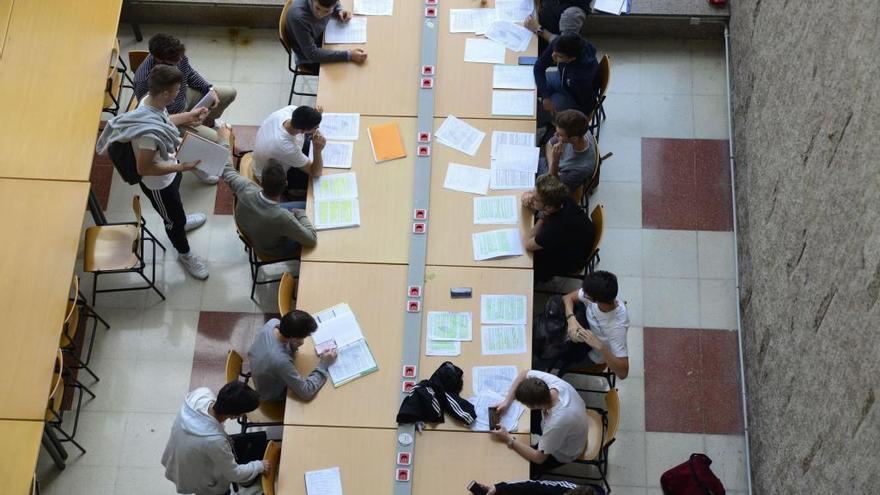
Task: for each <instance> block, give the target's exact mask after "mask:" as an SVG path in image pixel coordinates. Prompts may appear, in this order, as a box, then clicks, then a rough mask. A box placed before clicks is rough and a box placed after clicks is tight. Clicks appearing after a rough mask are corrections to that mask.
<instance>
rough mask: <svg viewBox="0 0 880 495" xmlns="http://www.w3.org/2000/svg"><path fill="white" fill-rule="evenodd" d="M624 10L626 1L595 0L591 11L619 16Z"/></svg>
mask: <svg viewBox="0 0 880 495" xmlns="http://www.w3.org/2000/svg"><path fill="white" fill-rule="evenodd" d="M625 8H626V0H596V3H594V4H593V10H598V11H601V12H605V13H608V14H614V15H620V14H621V13H622V12H623V11H624V9H625Z"/></svg>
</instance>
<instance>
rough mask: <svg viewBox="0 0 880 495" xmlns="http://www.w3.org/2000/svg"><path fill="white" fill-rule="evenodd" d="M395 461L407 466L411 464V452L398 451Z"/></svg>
mask: <svg viewBox="0 0 880 495" xmlns="http://www.w3.org/2000/svg"><path fill="white" fill-rule="evenodd" d="M397 463H398V464H400V465H401V466H409V465H410V464H412V454H410V453H409V452H398V453H397Z"/></svg>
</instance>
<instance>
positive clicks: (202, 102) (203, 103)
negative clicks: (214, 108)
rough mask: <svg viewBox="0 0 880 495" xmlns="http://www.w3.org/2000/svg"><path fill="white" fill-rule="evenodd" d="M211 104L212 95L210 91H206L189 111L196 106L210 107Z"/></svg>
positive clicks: (212, 100) (212, 102)
mask: <svg viewBox="0 0 880 495" xmlns="http://www.w3.org/2000/svg"><path fill="white" fill-rule="evenodd" d="M213 104H214V95H213V93H212V92H211V91H208V92H207V93H205V95H204V96H202V99H201V100H199V101H198V102H197V103H196V104H195V105H193V107H192V108H191V109H190V111H192V110H195V109H197V108H202V107H204V108H211V105H213Z"/></svg>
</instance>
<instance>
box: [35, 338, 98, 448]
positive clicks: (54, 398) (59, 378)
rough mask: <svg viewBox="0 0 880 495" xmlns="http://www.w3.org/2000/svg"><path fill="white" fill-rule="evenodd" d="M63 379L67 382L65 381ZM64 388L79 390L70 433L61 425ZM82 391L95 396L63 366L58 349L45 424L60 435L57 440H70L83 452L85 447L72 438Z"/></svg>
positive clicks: (74, 433) (80, 404)
mask: <svg viewBox="0 0 880 495" xmlns="http://www.w3.org/2000/svg"><path fill="white" fill-rule="evenodd" d="M65 379H66V381H68V382H69V383H65ZM66 388H73V389H78V390H79V397H78V398H77V404H76V412H75V414H74V417H73V430H72V431H71V432H70V433H67V432H66V431H64V429H63V428H62V427H61V425H62V423H63V422H64V390H65V389H66ZM83 392H85V393H88V394H89V395H90V396H91V397H92V398H93V399H94V398H95V394H93V393H92V391H91V390H89V389H88V388H87V387H85V386H84V385H83V384H81V383H80V382H79V381H78V380H76V378H74V377H73V375H72V374H71V373H70V371H69V370H68V369H66V368H65V367H64V355H63V354H62V352H61V349H58V356H57V357H56V358H55V370H54V372H53V374H52V386H51V387H50V389H49V397H48V401H47V404H46V414H45V421H46V426H49V427H51V428H52V429H53V430H55V431H57V432H58V433H59V434H60V435H61V438H60V439H59V441H61V442H70V443H72V444H73V445H75V446H76V448H78V449H79V450H80V451H81V452H82V453H83V454H85V453H86V449H84V448H83V446H82V445H80V444H79V443H78V442H77V441H76V440H74V437H76V429H77V426H78V425H79V413H80V410H81V407H82V398H83Z"/></svg>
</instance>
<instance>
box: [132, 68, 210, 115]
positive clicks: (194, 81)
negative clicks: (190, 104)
mask: <svg viewBox="0 0 880 495" xmlns="http://www.w3.org/2000/svg"><path fill="white" fill-rule="evenodd" d="M155 65H156V60H155V59H154V58H153V54H150V55H147V58H146V59H144V61H143V63H142V64H141V66H140V67H138V70H137V72H135V74H134V94H135V95H137V97H138V100H142V99H143V98H144V95H146V94H147V89H148V88H147V76H149V75H150V71H151V70H153V66H155ZM177 68H178V69H180V72H183V82H182V83H181V84H180V92H179V93H177V98H175V99H174V101H173V102H172V103H171V104H170V105H168V106H167V107H165V109H166V110H168V113H170V114H172V115H173V114H175V113H181V112H183V111H184V110H186V88H192V89H194V90H196V91H198V92H199V93H202V94H205V93H207V92H208V91H209V90H210V89H211V83H209V82H208V81H206V80H205V78H204V77H202V75H201V74H199V73H198V72H196V70H195V69H193V68H192V66H190V65H189V58H187V57H186V55H184V56H183V58H182V59H180V62H179V63H178V64H177Z"/></svg>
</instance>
